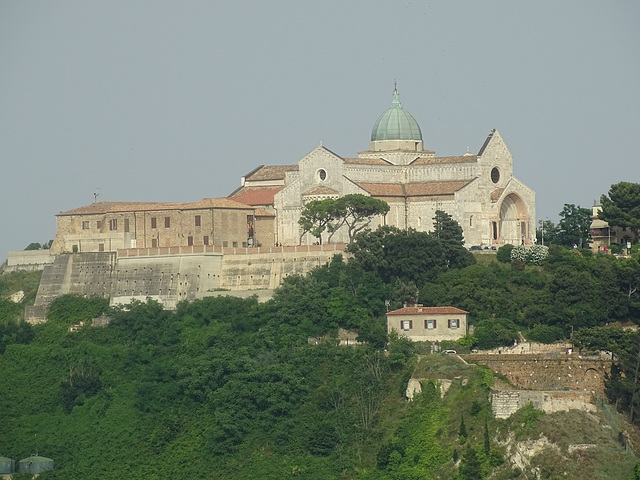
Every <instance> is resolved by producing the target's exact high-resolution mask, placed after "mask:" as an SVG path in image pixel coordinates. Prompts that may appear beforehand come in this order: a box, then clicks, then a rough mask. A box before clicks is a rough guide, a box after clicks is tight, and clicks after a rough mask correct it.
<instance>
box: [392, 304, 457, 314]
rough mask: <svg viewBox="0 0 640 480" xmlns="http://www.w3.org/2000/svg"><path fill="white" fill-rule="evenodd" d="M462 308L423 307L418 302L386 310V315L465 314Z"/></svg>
mask: <svg viewBox="0 0 640 480" xmlns="http://www.w3.org/2000/svg"><path fill="white" fill-rule="evenodd" d="M467 313H469V312H466V311H464V310H460V309H459V308H455V307H423V306H422V305H420V304H418V305H417V306H413V307H404V308H400V309H398V310H393V311H391V312H387V315H460V314H467Z"/></svg>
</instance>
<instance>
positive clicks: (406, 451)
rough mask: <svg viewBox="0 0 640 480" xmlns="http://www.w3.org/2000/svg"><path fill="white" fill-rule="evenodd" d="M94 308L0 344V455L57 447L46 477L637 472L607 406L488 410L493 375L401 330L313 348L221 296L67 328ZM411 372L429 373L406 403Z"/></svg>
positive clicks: (599, 475) (260, 312) (70, 304)
mask: <svg viewBox="0 0 640 480" xmlns="http://www.w3.org/2000/svg"><path fill="white" fill-rule="evenodd" d="M280 307H283V305H280ZM106 309H107V306H106V302H105V301H104V300H101V299H81V298H75V297H64V298H63V301H61V302H58V304H57V305H56V306H55V308H54V309H53V312H52V314H51V317H52V318H51V319H50V321H49V322H48V323H47V324H45V325H39V326H35V327H33V332H34V338H33V339H32V340H31V341H29V342H28V343H27V344H20V343H12V344H10V345H8V347H7V348H6V351H5V352H4V354H3V355H2V356H0V383H1V384H2V385H10V386H11V388H8V389H6V390H5V391H4V392H3V395H2V396H0V398H1V400H0V423H1V424H2V425H4V426H5V428H4V432H5V433H4V434H3V435H2V436H0V451H1V452H3V454H4V455H5V456H9V457H11V458H14V459H15V460H18V459H21V458H24V457H26V456H28V455H29V454H31V453H35V452H37V453H39V454H40V455H43V456H46V457H49V458H52V459H54V461H55V463H56V468H55V470H54V471H53V472H46V473H44V474H43V475H42V476H41V477H40V478H43V479H45V480H47V479H53V478H55V479H62V478H64V479H74V478H78V479H83V480H85V479H93V478H95V479H111V478H113V479H116V478H131V479H148V478H158V479H162V478H175V477H178V478H190V479H200V478H202V479H209V478H225V479H236V478H237V479H246V478H256V479H257V478H289V477H296V478H302V479H304V478H307V479H328V478H336V479H337V478H344V479H356V478H361V479H396V478H402V479H412V478H416V479H417V478H443V479H445V478H446V479H448V478H484V477H488V476H490V478H495V479H507V478H523V479H524V478H536V477H535V475H538V477H537V478H565V477H566V478H571V477H573V478H576V475H578V476H579V473H580V472H584V471H587V469H588V471H589V472H592V473H590V477H589V478H593V479H605V478H607V479H609V478H619V479H633V478H634V474H633V469H634V465H635V460H634V458H633V453H632V452H631V450H627V451H625V449H624V448H623V446H622V445H621V444H620V443H619V439H618V435H619V432H620V431H621V427H620V426H618V425H619V422H620V420H619V418H618V416H617V414H614V413H612V409H611V408H609V407H606V408H605V409H602V408H601V409H600V410H599V411H598V413H597V414H595V415H594V414H586V413H582V412H569V413H562V414H560V413H556V414H553V415H545V414H544V413H542V412H541V411H537V410H535V409H533V408H529V407H527V408H524V409H522V410H521V411H519V412H518V413H517V414H516V415H514V416H513V417H512V418H510V419H507V420H497V419H495V418H493V416H492V415H491V406H490V403H489V398H490V397H489V395H490V387H491V386H492V384H493V381H494V375H493V373H492V372H491V371H489V370H487V369H485V368H481V367H476V368H471V367H469V366H466V365H464V364H463V363H462V362H460V361H458V360H457V359H455V358H454V357H450V356H445V355H426V356H423V357H421V358H420V360H418V357H416V356H415V355H414V354H413V349H414V346H413V345H412V344H411V343H410V342H408V341H405V340H403V339H392V341H391V343H390V345H389V348H388V351H387V352H384V351H382V350H376V349H374V348H373V347H371V346H361V347H339V346H336V345H335V343H334V342H331V341H330V340H329V341H327V342H325V343H322V344H320V345H309V344H307V342H306V335H305V334H304V326H303V325H298V326H294V325H287V324H286V323H284V322H282V321H281V320H280V319H281V316H280V314H281V313H282V312H280V311H279V309H278V306H276V305H274V304H265V305H260V304H258V303H257V302H256V301H255V299H249V300H239V299H235V298H224V297H223V298H209V299H205V300H202V301H196V302H192V303H189V304H187V303H183V304H181V305H180V307H179V309H178V310H177V311H176V312H168V311H165V310H163V309H162V308H161V307H160V306H159V305H158V304H156V303H154V302H148V303H136V304H133V305H131V306H130V307H129V308H127V309H121V310H116V311H111V312H109V313H110V315H111V317H112V321H111V324H110V325H109V326H108V327H106V328H99V327H90V326H85V327H83V328H81V329H80V330H79V331H76V332H70V331H69V329H68V327H69V325H71V324H74V323H76V322H78V321H79V320H80V319H83V318H84V319H88V318H91V317H92V316H95V315H97V313H99V312H100V311H101V310H106ZM411 376H416V377H419V378H425V379H427V380H426V381H423V393H422V394H420V395H417V396H416V397H415V398H414V401H413V402H407V401H406V399H405V397H404V392H405V389H406V385H407V382H408V380H409V378H410V377H411ZM442 379H449V380H451V381H452V383H451V386H450V388H449V389H448V390H447V392H446V394H445V395H444V396H443V397H441V395H440V387H439V385H440V383H441V382H442ZM430 380H431V381H430ZM456 459H457V463H455V462H454V460H456ZM478 472H480V473H478ZM456 475H458V477H456ZM477 475H481V476H480V477H478V476H477Z"/></svg>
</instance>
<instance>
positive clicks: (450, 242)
mask: <svg viewBox="0 0 640 480" xmlns="http://www.w3.org/2000/svg"><path fill="white" fill-rule="evenodd" d="M432 235H433V236H434V237H435V238H437V239H438V240H440V243H441V244H442V249H443V251H444V255H445V258H446V260H447V265H449V266H450V267H454V268H464V267H468V266H469V265H473V264H474V263H475V262H476V261H475V257H474V256H473V254H472V253H471V252H469V251H468V250H467V249H466V248H464V236H463V233H462V227H461V226H460V224H459V223H458V222H456V221H455V220H454V219H453V217H452V216H451V215H449V214H448V213H447V212H443V211H442V210H436V213H435V217H433V232H432Z"/></svg>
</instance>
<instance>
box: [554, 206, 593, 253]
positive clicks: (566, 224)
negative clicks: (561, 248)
mask: <svg viewBox="0 0 640 480" xmlns="http://www.w3.org/2000/svg"><path fill="white" fill-rule="evenodd" d="M590 232H591V210H589V209H588V208H581V207H580V205H578V206H575V205H573V204H569V203H565V204H564V207H563V208H562V211H561V212H560V221H559V222H558V233H557V239H558V243H560V244H561V245H566V246H568V247H572V246H574V245H577V246H582V245H583V243H584V242H586V241H587V239H588V238H589V236H590Z"/></svg>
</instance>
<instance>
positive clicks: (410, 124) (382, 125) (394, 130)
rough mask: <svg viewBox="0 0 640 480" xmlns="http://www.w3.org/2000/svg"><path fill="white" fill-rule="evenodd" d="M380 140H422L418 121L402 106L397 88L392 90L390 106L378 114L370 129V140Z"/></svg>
mask: <svg viewBox="0 0 640 480" xmlns="http://www.w3.org/2000/svg"><path fill="white" fill-rule="evenodd" d="M380 140H422V132H421V131H420V127H419V126H418V122H416V119H415V118H413V115H411V114H410V113H409V112H407V111H406V110H405V109H404V108H402V104H401V103H400V98H399V96H398V90H397V89H394V90H393V100H392V101H391V106H390V107H389V108H388V109H387V111H386V112H384V113H383V114H382V115H380V118H378V120H377V121H376V124H375V125H374V126H373V130H371V141H372V142H376V141H380Z"/></svg>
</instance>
